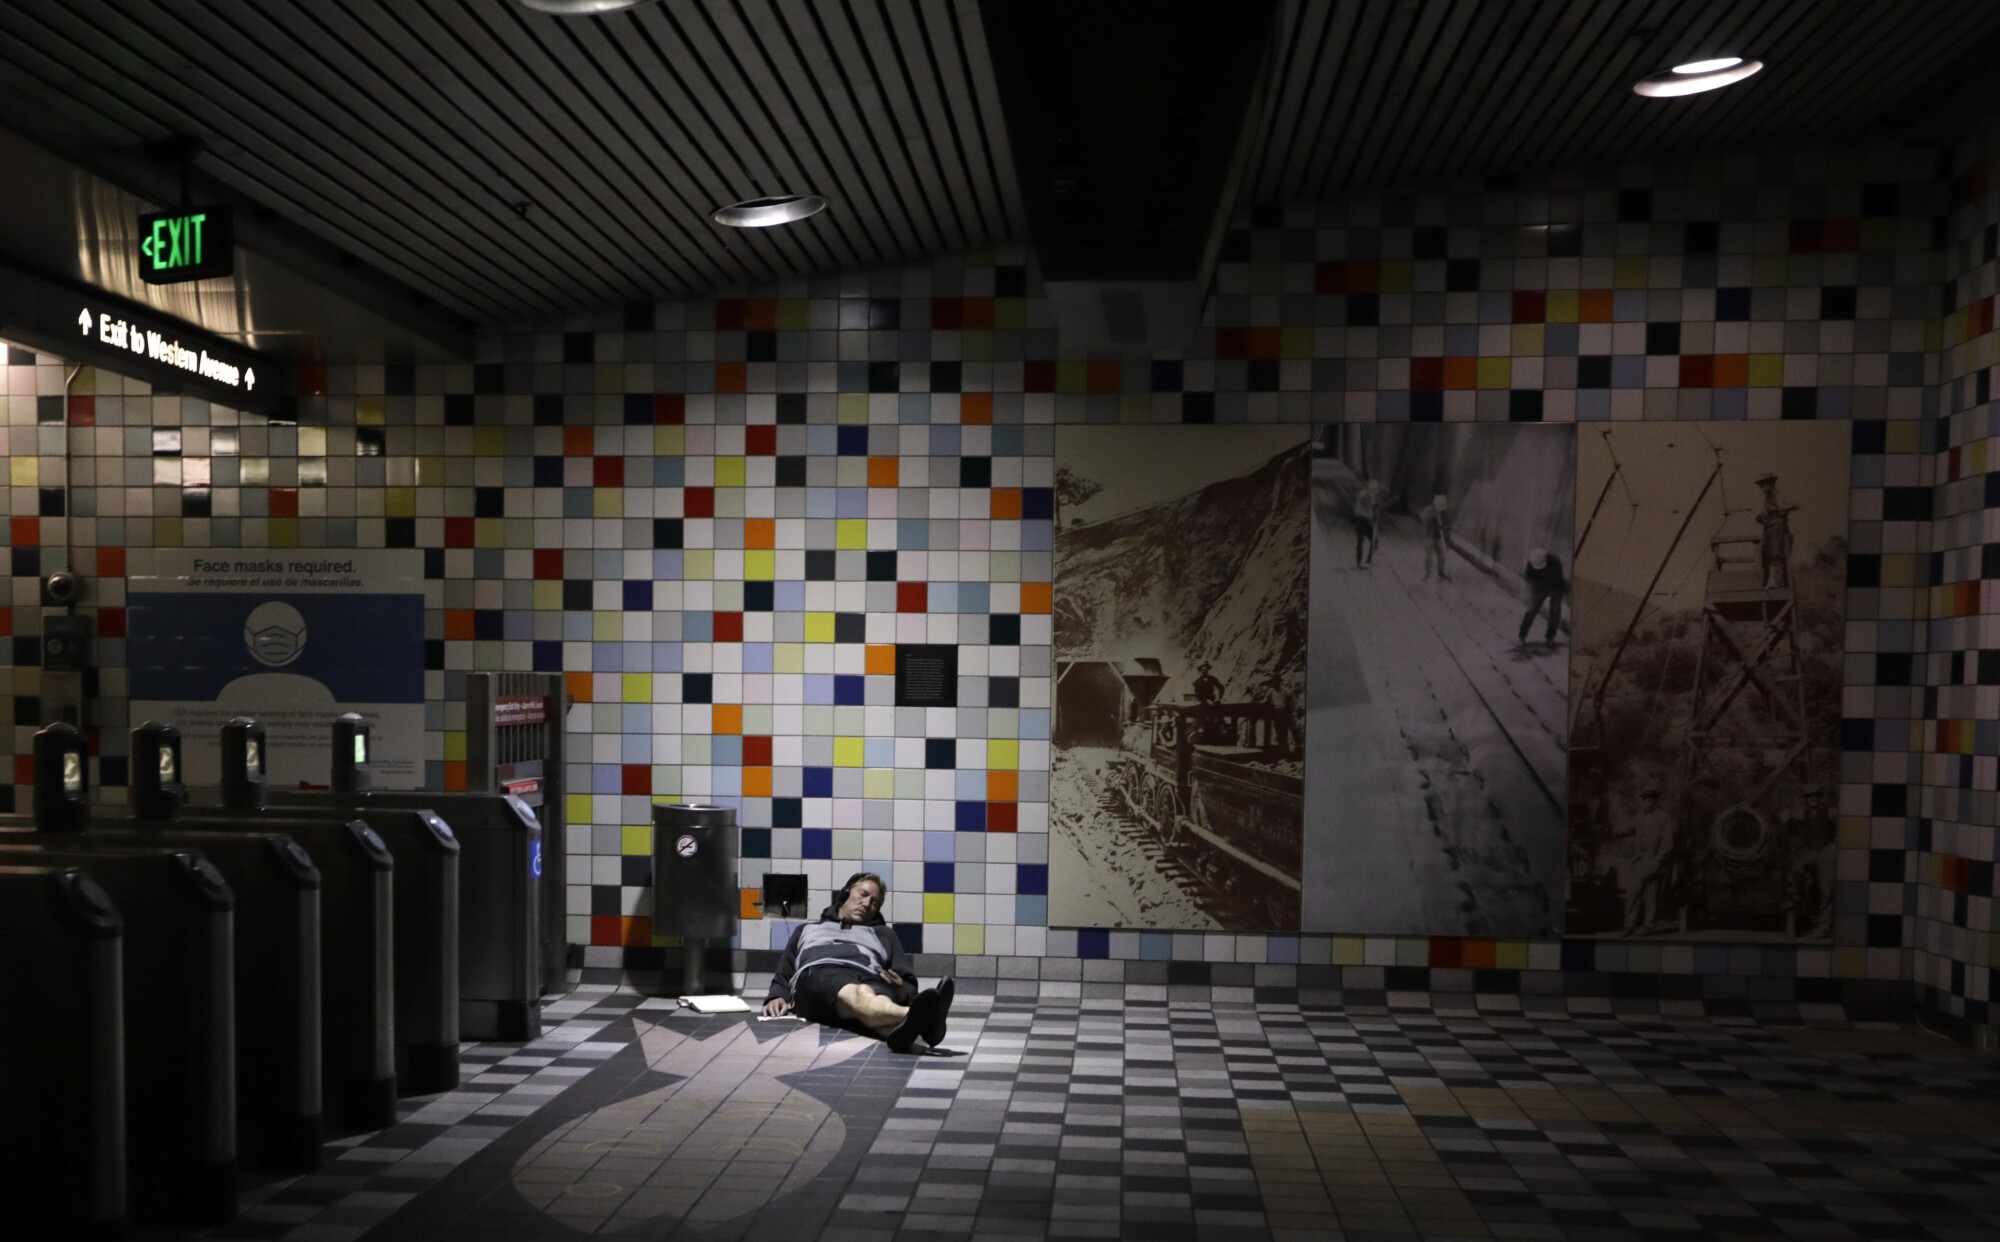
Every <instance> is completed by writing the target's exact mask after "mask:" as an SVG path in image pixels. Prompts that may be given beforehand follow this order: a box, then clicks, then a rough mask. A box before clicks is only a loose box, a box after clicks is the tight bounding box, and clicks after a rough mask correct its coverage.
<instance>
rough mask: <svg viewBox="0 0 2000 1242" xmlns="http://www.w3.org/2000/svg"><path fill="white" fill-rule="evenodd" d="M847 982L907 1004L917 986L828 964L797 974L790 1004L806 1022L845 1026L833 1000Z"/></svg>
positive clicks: (860, 970)
mask: <svg viewBox="0 0 2000 1242" xmlns="http://www.w3.org/2000/svg"><path fill="white" fill-rule="evenodd" d="M850 983H859V984H864V985H866V986H867V987H869V988H872V989H873V990H874V991H875V992H876V993H877V994H878V995H881V996H886V997H888V998H889V999H890V1000H892V1001H895V1002H896V1003H897V1004H898V1005H907V1004H909V1003H910V1001H911V1000H912V999H914V997H915V991H916V989H914V988H912V987H910V986H909V985H908V984H907V983H905V984H902V985H897V984H893V983H890V982H889V981H888V980H887V979H884V978H883V977H882V976H880V975H874V974H870V973H869V972H867V971H865V970H863V969H862V968H861V967H859V966H843V965H839V964H828V965H825V966H815V967H813V968H812V969H811V970H808V971H806V972H805V973H804V974H802V975H800V976H799V981H798V982H797V983H795V984H793V985H792V1004H793V1005H795V1006H796V1007H797V1008H798V1014H799V1016H800V1017H801V1018H804V1019H806V1020H807V1021H808V1022H819V1023H823V1024H824V1025H827V1026H845V1025H846V1023H845V1022H843V1021H842V1019H841V1016H840V1012H839V1010H837V1009H835V1008H834V1004H833V1000H834V997H836V996H838V995H840V989H842V988H844V987H846V986H847V985H848V984H850Z"/></svg>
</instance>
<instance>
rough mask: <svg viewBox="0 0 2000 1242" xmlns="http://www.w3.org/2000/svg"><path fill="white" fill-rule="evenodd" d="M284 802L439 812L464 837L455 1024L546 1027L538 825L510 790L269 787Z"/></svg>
mask: <svg viewBox="0 0 2000 1242" xmlns="http://www.w3.org/2000/svg"><path fill="white" fill-rule="evenodd" d="M270 797H271V802H272V804H273V805H275V806H280V807H315V808H329V809H332V810H334V811H336V812H338V813H341V814H349V813H356V812H360V811H364V810H373V809H390V808H404V809H421V810H428V811H434V812H436V813H437V814H438V815H439V816H441V817H442V818H443V819H444V821H445V823H447V824H449V825H451V830H452V833H453V835H454V836H456V837H457V838H458V843H459V849H460V854H459V939H458V945H459V957H458V999H459V1007H458V1014H459V1032H460V1034H461V1035H462V1036H464V1037H465V1038H467V1039H485V1040H527V1039H534V1038H535V1037H537V1036H539V1035H540V1034H541V1031H542V1018H541V999H540V998H541V994H542V990H543V973H542V954H541V891H542V890H541V884H542V880H541V846H542V828H541V823H540V821H539V820H537V819H536V818H535V813H534V811H533V810H531V809H530V808H529V807H528V805H527V804H526V803H524V802H522V801H521V800H520V799H519V798H517V797H513V796H511V795H507V794H465V793H437V792H432V791H428V790H380V789H378V790H371V791H365V792H357V793H339V792H326V791H321V790H283V791H273V792H272V794H271V795H270Z"/></svg>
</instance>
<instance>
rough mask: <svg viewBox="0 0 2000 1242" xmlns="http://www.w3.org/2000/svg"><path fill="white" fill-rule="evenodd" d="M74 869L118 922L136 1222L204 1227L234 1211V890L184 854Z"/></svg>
mask: <svg viewBox="0 0 2000 1242" xmlns="http://www.w3.org/2000/svg"><path fill="white" fill-rule="evenodd" d="M40 859H41V861H42V862H43V863H45V864H47V865H49V866H54V867H85V868H87V870H88V872H89V874H90V876H91V878H92V879H93V880H95V881H97V883H98V884H99V885H101V886H102V887H103V889H104V891H105V892H106V893H108V894H109V895H110V898H111V900H112V902H113V903H114V904H115V905H116V906H117V908H118V911H119V913H120V914H121V915H123V916H124V919H125V930H126V936H125V960H124V1008H125V1014H126V1020H127V1027H126V1032H125V1035H126V1038H125V1048H124V1054H125V1085H126V1098H125V1105H126V1107H125V1132H126V1140H127V1149H126V1150H127V1153H128V1154H127V1172H128V1177H129V1184H130V1187H131V1202H132V1214H133V1216H134V1217H135V1218H137V1219H139V1220H142V1221H148V1222H156V1223H160V1224H171V1225H214V1224H222V1223H226V1222H228V1221H230V1220H233V1219H235V1216H236V1170H237V1159H236V1005H235V1000H236V997H235V979H236V970H235V965H234V963H233V961H232V954H233V949H234V945H233V940H234V918H233V913H234V906H235V898H234V895H233V894H232V893H231V892H230V888H229V884H228V882H227V881H226V880H224V879H223V878H222V874H221V873H220V872H218V871H217V870H216V869H215V868H214V867H213V866H211V865H210V864H209V862H208V860H207V859H205V858H203V857H202V856H201V855H200V854H198V853H195V852H194V851H191V850H172V851H169V850H164V849H162V850H157V851H144V852H135V853H114V854H93V853H89V852H87V851H81V850H79V851H64V850H57V849H49V850H47V851H46V852H44V853H42V854H41V855H40Z"/></svg>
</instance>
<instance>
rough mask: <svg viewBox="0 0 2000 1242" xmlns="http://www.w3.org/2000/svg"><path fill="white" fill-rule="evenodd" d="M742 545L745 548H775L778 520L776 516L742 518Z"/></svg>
mask: <svg viewBox="0 0 2000 1242" xmlns="http://www.w3.org/2000/svg"><path fill="white" fill-rule="evenodd" d="M743 546H744V547H746V548H775V547H777V546H778V522H777V519H776V518H745V519H743Z"/></svg>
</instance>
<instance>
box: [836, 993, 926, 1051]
mask: <svg viewBox="0 0 2000 1242" xmlns="http://www.w3.org/2000/svg"><path fill="white" fill-rule="evenodd" d="M833 1010H834V1012H835V1013H837V1014H839V1015H840V1016H841V1017H843V1018H846V1019H848V1020H849V1021H852V1022H859V1023H861V1025H863V1026H865V1027H867V1028H868V1029H869V1030H870V1031H871V1032H873V1033H874V1034H875V1035H876V1036H877V1037H878V1038H883V1039H886V1038H888V1035H889V1032H891V1031H893V1030H895V1029H896V1028H897V1027H899V1026H901V1025H902V1024H903V1019H904V1018H906V1017H908V1016H909V1013H910V1011H909V1010H908V1009H907V1008H905V1007H904V1006H902V1005H898V1004H897V1003H896V1002H895V1001H892V1000H890V999H889V998H888V997H886V996H884V995H882V994H881V993H880V992H877V991H876V990H875V989H874V988H871V987H869V986H868V985H867V984H865V983H850V984H848V985H847V986H846V987H844V988H842V989H840V991H839V992H837V993H835V995H834V998H833Z"/></svg>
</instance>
